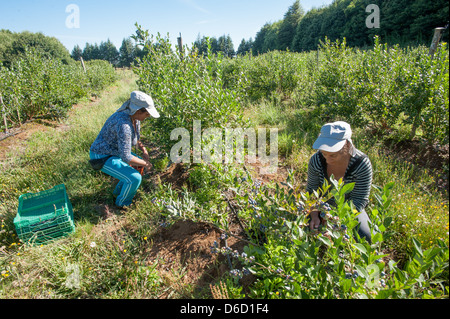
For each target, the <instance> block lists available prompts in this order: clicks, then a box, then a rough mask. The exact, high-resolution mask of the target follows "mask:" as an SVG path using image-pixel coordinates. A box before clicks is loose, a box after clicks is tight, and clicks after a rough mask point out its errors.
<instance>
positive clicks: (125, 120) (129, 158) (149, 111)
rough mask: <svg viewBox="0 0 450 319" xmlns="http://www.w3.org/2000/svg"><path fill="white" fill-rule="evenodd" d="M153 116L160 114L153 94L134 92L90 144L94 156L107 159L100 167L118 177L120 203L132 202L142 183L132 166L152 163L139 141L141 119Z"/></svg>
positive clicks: (91, 155)
mask: <svg viewBox="0 0 450 319" xmlns="http://www.w3.org/2000/svg"><path fill="white" fill-rule="evenodd" d="M150 116H152V117H154V118H159V113H158V111H157V110H156V108H155V105H154V103H153V100H152V98H151V97H150V96H149V95H147V94H145V93H143V92H139V91H135V92H132V93H131V96H130V99H129V100H127V101H126V102H125V103H124V104H123V105H122V107H121V108H120V109H118V110H117V111H116V112H115V113H114V114H113V115H111V117H110V118H109V119H108V120H107V121H106V122H105V124H104V126H103V128H102V129H101V131H100V133H99V135H98V136H97V138H96V140H95V141H94V143H93V144H92V146H91V149H90V158H91V160H99V159H104V160H106V162H104V164H103V163H102V164H103V167H102V168H101V171H102V172H104V173H106V174H108V175H110V176H112V177H114V178H116V179H118V180H119V183H118V184H117V186H116V187H115V189H114V192H113V194H114V196H117V198H116V205H117V206H119V207H127V206H130V205H131V203H132V200H133V198H134V196H135V195H136V192H137V190H138V188H139V186H140V185H141V181H142V176H141V174H140V173H139V172H138V171H137V170H136V169H135V168H133V167H132V166H134V167H145V168H146V169H150V168H151V166H152V165H151V164H150V162H149V155H148V152H147V150H146V148H145V147H144V145H143V144H142V143H141V141H140V128H141V122H142V121H144V120H145V119H147V118H148V117H150ZM133 146H137V147H138V148H139V149H140V150H141V151H142V152H143V158H140V157H138V156H137V155H136V154H134V153H132V152H131V149H132V147H133Z"/></svg>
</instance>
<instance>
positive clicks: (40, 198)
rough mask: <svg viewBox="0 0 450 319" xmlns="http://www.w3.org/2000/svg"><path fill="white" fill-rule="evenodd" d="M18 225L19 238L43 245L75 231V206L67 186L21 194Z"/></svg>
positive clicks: (16, 218) (16, 223)
mask: <svg viewBox="0 0 450 319" xmlns="http://www.w3.org/2000/svg"><path fill="white" fill-rule="evenodd" d="M14 226H15V227H16V231H17V235H18V236H19V239H21V240H22V241H24V242H30V241H31V240H32V241H33V242H35V243H40V244H41V243H45V242H46V241H49V240H54V239H57V238H59V237H63V236H67V235H69V234H71V233H73V232H74V231H75V225H74V222H73V208H72V204H71V202H70V200H69V197H68V195H67V191H66V187H65V185H64V184H61V185H57V186H55V187H53V188H52V189H49V190H46V191H43V192H39V193H28V194H24V195H21V196H20V197H19V208H18V210H17V215H16V217H15V218H14Z"/></svg>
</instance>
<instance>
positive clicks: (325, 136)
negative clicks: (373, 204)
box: [306, 121, 373, 242]
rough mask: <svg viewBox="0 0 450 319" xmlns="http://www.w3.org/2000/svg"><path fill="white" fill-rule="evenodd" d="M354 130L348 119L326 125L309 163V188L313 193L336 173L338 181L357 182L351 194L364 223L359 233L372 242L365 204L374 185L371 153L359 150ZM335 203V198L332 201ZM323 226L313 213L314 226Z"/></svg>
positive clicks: (311, 220) (361, 221) (349, 196)
mask: <svg viewBox="0 0 450 319" xmlns="http://www.w3.org/2000/svg"><path fill="white" fill-rule="evenodd" d="M351 137H352V130H351V127H350V125H349V124H348V123H346V122H341V121H339V122H334V123H328V124H325V125H324V126H323V127H322V129H321V131H320V135H319V137H318V138H317V140H316V141H315V143H314V145H313V148H314V149H316V150H318V152H317V153H315V154H314V155H313V156H312V157H311V159H310V161H309V165H308V183H307V187H306V191H307V192H309V193H310V194H312V192H313V191H317V190H318V189H319V188H320V187H322V185H323V183H324V181H325V179H327V180H328V181H329V182H330V177H331V176H332V175H333V177H334V179H335V180H339V179H341V178H342V179H343V181H344V183H345V184H348V183H355V186H354V188H353V190H352V191H351V192H350V193H349V194H348V196H347V200H351V201H352V202H353V204H354V206H355V208H356V209H357V210H358V212H359V215H358V220H359V222H360V225H359V229H358V233H359V235H360V237H361V238H366V240H367V241H368V242H371V234H370V228H369V217H368V215H367V213H366V211H365V207H366V206H367V204H368V202H369V195H370V188H371V186H372V177H373V172H372V165H371V163H370V160H369V158H368V157H367V155H365V154H364V153H362V152H361V151H359V150H357V149H356V148H355V147H354V146H353V142H352V140H351ZM333 203H334V202H333V201H331V204H333ZM319 225H320V218H319V215H318V212H317V211H315V212H312V213H311V219H310V228H311V229H315V228H318V227H319Z"/></svg>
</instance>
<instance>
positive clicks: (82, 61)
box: [80, 56, 86, 73]
mask: <svg viewBox="0 0 450 319" xmlns="http://www.w3.org/2000/svg"><path fill="white" fill-rule="evenodd" d="M80 61H81V65H82V66H83V70H84V73H86V67H85V66H84V60H83V57H81V56H80Z"/></svg>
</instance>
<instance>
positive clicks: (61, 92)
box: [0, 49, 117, 125]
mask: <svg viewBox="0 0 450 319" xmlns="http://www.w3.org/2000/svg"><path fill="white" fill-rule="evenodd" d="M86 69H87V72H86V73H84V72H83V69H82V67H81V65H79V64H69V65H65V64H63V63H62V62H61V61H60V60H58V59H55V58H50V57H47V56H45V55H43V54H42V53H41V52H40V51H39V50H36V49H29V50H26V51H25V53H24V54H23V56H22V57H21V58H18V59H16V60H15V61H14V62H13V63H12V64H11V66H10V68H6V67H1V68H0V94H1V96H2V100H3V107H4V109H3V114H4V115H5V116H6V118H7V120H8V122H9V123H10V124H13V125H14V124H19V123H22V122H24V121H26V120H29V119H32V118H34V117H48V116H49V117H52V118H54V119H58V118H62V117H64V116H65V115H66V113H67V111H68V110H69V109H70V108H71V107H72V105H73V104H75V103H76V102H77V101H78V100H79V99H81V98H82V97H86V96H90V95H91V94H96V95H98V94H99V92H100V91H101V90H102V89H103V88H104V87H105V86H106V85H109V84H110V83H112V82H113V81H115V80H116V79H117V78H116V75H115V73H114V69H113V68H112V67H111V66H110V65H109V63H108V62H106V61H93V62H89V63H87V64H86ZM2 124H3V122H2Z"/></svg>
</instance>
